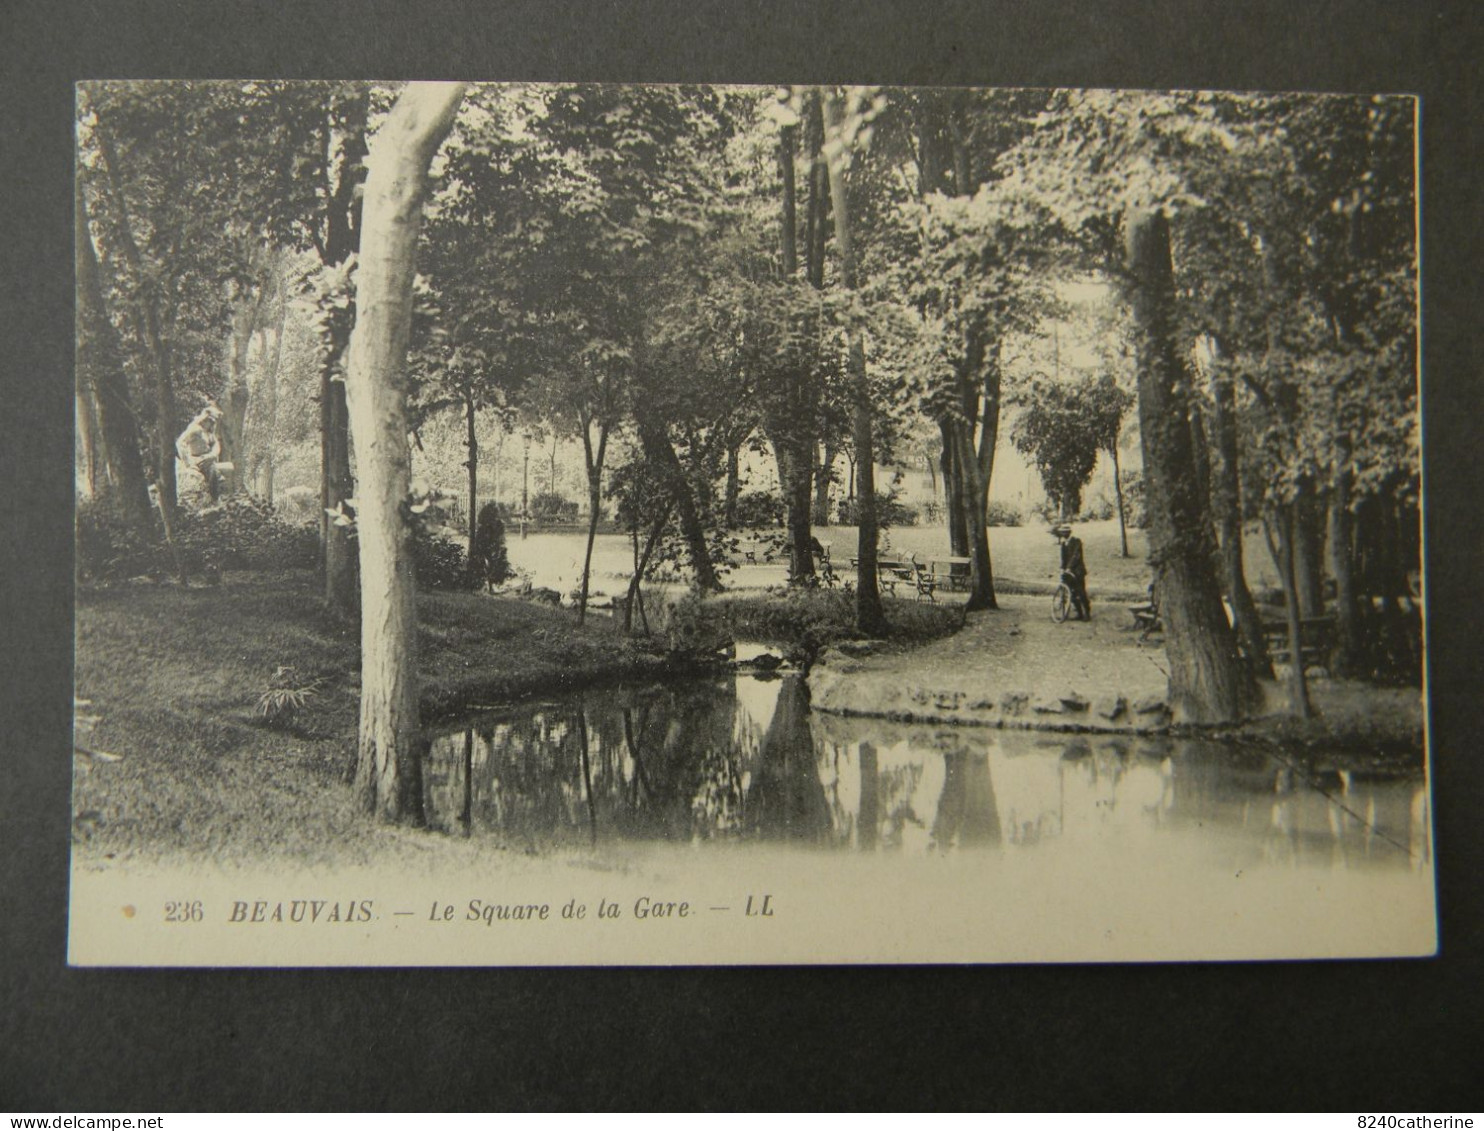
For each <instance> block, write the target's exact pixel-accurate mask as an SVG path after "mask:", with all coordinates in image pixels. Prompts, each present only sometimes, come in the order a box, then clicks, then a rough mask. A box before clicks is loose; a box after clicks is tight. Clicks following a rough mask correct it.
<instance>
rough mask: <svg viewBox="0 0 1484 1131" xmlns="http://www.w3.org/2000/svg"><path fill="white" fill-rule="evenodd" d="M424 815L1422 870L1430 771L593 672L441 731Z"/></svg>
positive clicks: (754, 687) (527, 825) (443, 820)
mask: <svg viewBox="0 0 1484 1131" xmlns="http://www.w3.org/2000/svg"><path fill="white" fill-rule="evenodd" d="M425 790H426V797H427V805H428V809H429V813H428V817H429V821H430V824H432V825H433V827H434V828H437V829H440V830H442V831H445V832H448V833H451V834H455V835H471V836H481V835H497V836H499V837H502V838H504V839H506V840H510V841H512V842H515V843H520V842H522V841H523V842H525V843H527V844H529V845H531V846H534V847H538V848H540V847H546V846H551V845H560V844H574V845H592V846H595V847H596V848H597V849H598V850H599V851H600V852H602V851H603V850H604V849H605V848H612V849H617V848H634V847H638V846H642V845H661V844H687V845H696V846H702V847H709V846H733V847H735V846H747V845H764V844H766V845H769V846H773V847H783V846H789V847H794V848H810V849H815V850H820V851H835V852H855V853H862V852H874V853H883V852H884V853H893V854H898V855H903V856H911V855H918V856H922V855H927V854H942V853H958V854H972V853H994V854H1000V855H1006V854H1021V853H1025V854H1035V853H1044V852H1047V851H1050V850H1052V849H1053V848H1054V849H1056V850H1058V851H1060V850H1067V849H1079V848H1080V849H1084V850H1085V852H1086V853H1087V854H1088V855H1089V856H1092V857H1095V856H1097V855H1098V854H1106V853H1109V852H1113V851H1119V850H1124V851H1126V850H1129V849H1133V850H1134V851H1137V852H1139V853H1141V854H1142V853H1157V854H1158V855H1159V856H1160V857H1162V858H1164V859H1176V860H1188V861H1189V868H1190V869H1191V870H1192V871H1193V872H1195V873H1197V874H1198V873H1199V872H1200V870H1202V869H1210V870H1212V872H1213V874H1214V873H1215V872H1218V871H1219V872H1221V873H1223V874H1229V873H1230V871H1231V870H1232V869H1233V868H1237V869H1243V868H1246V869H1262V868H1271V867H1279V868H1284V867H1292V866H1304V867H1309V866H1313V867H1319V868H1322V869H1330V870H1332V869H1339V870H1346V871H1352V872H1354V871H1363V870H1385V871H1390V872H1397V871H1406V870H1412V871H1421V870H1423V869H1429V870H1430V865H1431V861H1430V857H1429V837H1428V826H1427V822H1428V806H1427V793H1426V789H1425V784H1424V781H1423V779H1422V776H1421V773H1420V771H1419V772H1418V773H1416V774H1414V775H1402V776H1396V775H1389V776H1375V775H1373V776H1365V775H1361V774H1350V773H1340V772H1337V771H1330V772H1321V773H1317V774H1306V773H1304V772H1302V771H1300V770H1298V769H1297V768H1296V767H1295V766H1293V765H1292V764H1291V763H1289V762H1287V761H1286V760H1285V759H1283V758H1281V757H1277V756H1275V755H1273V754H1271V753H1269V752H1266V751H1264V750H1260V749H1256V748H1250V747H1241V746H1233V745H1232V744H1229V743H1213V742H1202V741H1191V740H1166V739H1137V738H1131V737H1124V736H1108V735H1070V734H1050V733H1044V732H1043V733H1030V732H1013V731H998V730H991V729H985V728H977V727H944V726H939V727H933V726H907V725H901V724H893V723H890V722H887V721H884V720H877V719H856V718H849V719H847V718H840V717H836V716H829V715H819V714H814V713H811V711H810V710H809V701H808V688H807V684H806V683H805V681H804V679H803V677H802V676H800V675H797V674H787V675H784V676H783V677H782V678H773V679H763V678H757V677H754V676H752V675H749V674H741V673H739V674H735V675H726V676H724V677H718V678H715V679H703V680H695V681H688V682H679V683H673V684H669V685H665V686H658V687H648V688H642V689H632V688H631V689H616V690H603V691H593V692H587V693H584V694H581V695H576V696H570V697H565V698H562V699H559V700H553V701H549V702H543V703H538V704H522V705H520V706H519V707H517V708H514V709H511V710H509V711H503V712H492V713H490V714H489V715H487V716H484V717H482V718H480V719H477V720H475V721H474V723H473V724H472V725H468V726H465V727H462V728H460V729H457V730H453V731H451V732H446V733H443V734H440V735H437V736H435V738H434V740H433V742H432V745H431V749H430V752H429V755H428V762H427V765H426V767H425Z"/></svg>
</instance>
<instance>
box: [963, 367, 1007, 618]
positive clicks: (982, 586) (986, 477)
mask: <svg viewBox="0 0 1484 1131" xmlns="http://www.w3.org/2000/svg"><path fill="white" fill-rule="evenodd" d="M969 356H970V358H971V360H972V361H973V364H974V367H975V368H976V369H977V368H981V367H982V368H983V370H984V378H983V382H982V388H981V389H980V390H979V395H981V396H982V398H983V400H982V404H981V405H980V406H979V408H978V411H977V415H978V417H979V450H978V451H977V452H976V451H974V449H973V445H972V443H970V444H968V445H966V448H965V453H964V455H965V460H964V463H965V465H966V466H967V468H968V471H969V482H968V483H967V485H966V486H967V490H968V496H969V498H970V500H972V501H971V503H970V508H969V510H970V513H969V515H968V519H969V537H970V545H971V547H972V549H973V561H972V562H971V564H970V566H969V601H968V606H967V607H968V608H969V610H970V611H973V610H975V609H997V608H999V607H1000V605H999V602H998V601H997V600H996V599H995V592H994V569H993V568H992V567H991V565H990V558H989V522H988V518H987V514H988V510H989V484H990V480H991V478H992V477H993V476H994V456H995V446H996V444H997V443H998V442H999V433H1000V381H1001V370H1000V352H999V345H998V344H996V346H995V349H994V353H993V356H990V357H989V361H988V364H987V365H985V358H986V356H988V353H987V351H986V349H985V348H984V344H983V342H981V341H978V340H976V341H975V342H974V344H973V348H972V349H971V350H970V351H969ZM968 376H970V377H972V370H971V371H969V373H968ZM969 438H972V433H971V434H970V437H969Z"/></svg>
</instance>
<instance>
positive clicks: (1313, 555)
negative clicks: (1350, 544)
mask: <svg viewBox="0 0 1484 1131" xmlns="http://www.w3.org/2000/svg"><path fill="white" fill-rule="evenodd" d="M1324 525H1325V515H1324V504H1323V501H1322V500H1321V499H1320V498H1319V497H1318V495H1317V494H1316V493H1315V491H1314V488H1313V486H1312V485H1310V484H1305V485H1304V486H1303V488H1302V489H1301V490H1300V492H1299V496H1298V499H1297V500H1296V503H1295V506H1294V510H1293V573H1294V584H1295V585H1297V587H1298V596H1299V612H1300V613H1301V614H1302V615H1303V616H1305V617H1319V616H1323V615H1324Z"/></svg>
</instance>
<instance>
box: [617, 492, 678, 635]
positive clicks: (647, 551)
mask: <svg viewBox="0 0 1484 1131" xmlns="http://www.w3.org/2000/svg"><path fill="white" fill-rule="evenodd" d="M669 522H670V508H669V507H668V506H666V507H665V508H664V509H663V510H662V512H661V513H660V516H659V517H658V518H656V519H655V520H654V523H653V524H652V525H651V526H650V528H649V532H648V533H647V534H646V535H645V537H644V549H643V551H642V552H641V551H640V549H639V530H638V528H637V527H636V528H635V529H634V531H633V537H634V576H633V577H631V578H630V579H629V596H628V601H627V602H626V603H625V604H624V614H623V630H624V631H625V632H631V631H633V627H634V610H635V609H636V608H637V609H638V610H639V615H640V617H641V618H642V619H643V620H644V631H645V632H648V631H649V619H648V618H647V617H645V616H644V598H643V589H642V586H643V584H644V573H645V571H646V570H648V569H649V559H650V558H652V557H653V556H654V548H655V547H656V546H658V545H659V543H660V535H662V534H663V533H664V532H665V527H666V526H668V525H669Z"/></svg>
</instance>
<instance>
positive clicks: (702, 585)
mask: <svg viewBox="0 0 1484 1131" xmlns="http://www.w3.org/2000/svg"><path fill="white" fill-rule="evenodd" d="M638 424H639V443H640V445H641V446H642V447H643V449H644V455H645V458H646V459H648V460H649V462H650V464H651V465H652V466H654V467H655V468H657V469H658V470H659V472H660V474H661V475H663V476H664V478H665V480H666V482H667V483H668V485H669V488H670V497H671V499H672V500H673V501H674V504H675V509H676V510H677V511H678V512H679V514H680V533H681V535H682V537H684V539H685V544H686V548H687V549H688V550H689V551H690V559H691V569H692V570H693V571H694V572H695V581H696V588H698V589H701V590H704V591H718V590H720V589H721V579H720V578H719V577H717V576H716V567H715V566H713V565H712V564H711V552H710V549H709V548H708V547H707V545H706V528H705V526H704V525H703V524H702V522H701V512H700V508H698V507H697V506H696V499H695V495H693V494H692V493H691V488H690V483H689V482H688V481H687V479H686V476H685V469H684V468H683V467H681V466H680V459H679V457H678V456H676V454H675V448H674V446H673V445H672V444H671V443H670V437H669V435H668V434H667V433H666V431H665V426H664V424H663V423H662V422H660V421H657V420H655V419H654V418H653V417H651V416H650V415H648V414H647V413H646V414H644V415H642V416H640V418H639V420H638Z"/></svg>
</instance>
